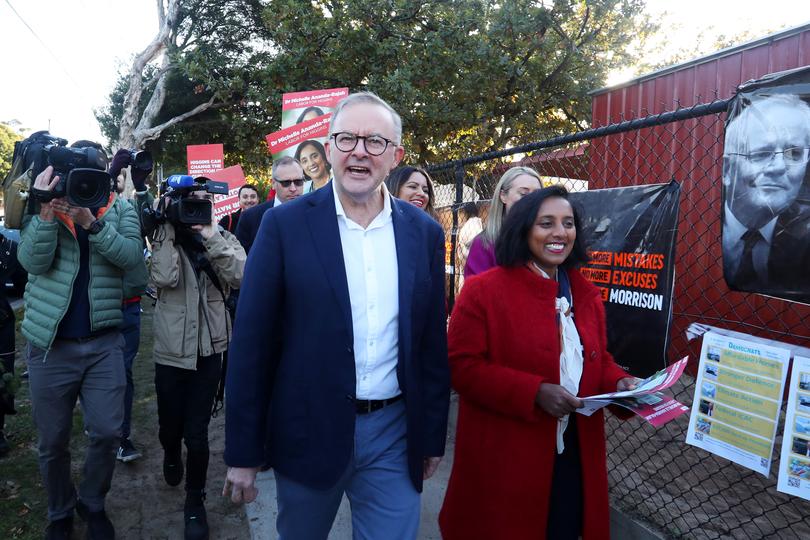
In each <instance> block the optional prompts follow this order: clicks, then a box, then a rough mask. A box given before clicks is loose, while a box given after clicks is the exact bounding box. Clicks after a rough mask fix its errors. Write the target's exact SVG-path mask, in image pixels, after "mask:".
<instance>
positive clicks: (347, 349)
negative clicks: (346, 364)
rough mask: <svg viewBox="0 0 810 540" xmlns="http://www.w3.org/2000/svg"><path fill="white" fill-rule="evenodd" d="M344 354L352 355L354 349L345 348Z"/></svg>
mask: <svg viewBox="0 0 810 540" xmlns="http://www.w3.org/2000/svg"><path fill="white" fill-rule="evenodd" d="M346 352H347V353H353V352H354V349H352V348H351V347H346Z"/></svg>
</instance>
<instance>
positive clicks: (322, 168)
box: [265, 113, 332, 192]
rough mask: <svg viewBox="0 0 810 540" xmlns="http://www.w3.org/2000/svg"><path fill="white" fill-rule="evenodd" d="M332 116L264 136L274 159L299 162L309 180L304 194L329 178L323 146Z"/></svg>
mask: <svg viewBox="0 0 810 540" xmlns="http://www.w3.org/2000/svg"><path fill="white" fill-rule="evenodd" d="M331 119H332V113H329V114H326V115H324V116H319V117H318V118H314V119H312V120H307V121H305V122H302V123H301V124H295V125H293V126H290V127H288V128H285V129H282V130H281V131H276V132H275V133H270V134H269V135H267V136H266V137H265V139H266V141H267V148H268V150H269V151H270V154H272V156H273V159H278V158H280V157H282V156H290V157H293V158H295V159H296V160H298V162H299V163H300V164H301V167H302V168H303V169H304V174H305V175H306V176H307V178H308V179H309V180H308V182H307V185H306V187H305V191H306V192H308V191H310V189H311V187H312V186H313V185H314V186H315V187H316V188H319V187H322V186H324V185H325V184H326V183H327V182H328V181H329V178H330V177H331V176H332V166H331V165H330V164H329V161H328V160H327V159H326V150H325V148H324V143H325V142H326V139H327V136H328V134H329V122H330V120H331Z"/></svg>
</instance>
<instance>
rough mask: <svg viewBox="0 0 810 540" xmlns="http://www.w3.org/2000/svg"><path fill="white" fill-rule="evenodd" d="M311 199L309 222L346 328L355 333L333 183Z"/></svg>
mask: <svg viewBox="0 0 810 540" xmlns="http://www.w3.org/2000/svg"><path fill="white" fill-rule="evenodd" d="M308 202H309V204H310V207H309V208H308V209H307V225H308V226H309V232H310V235H311V236H312V242H313V244H314V245H315V251H316V252H317V253H318V258H319V259H320V261H321V265H322V266H323V270H324V274H325V275H326V279H327V281H328V282H329V286H330V287H331V288H332V292H334V294H335V298H336V299H337V302H338V305H339V306H340V311H341V313H342V315H343V320H344V321H345V323H346V328H348V329H349V332H350V333H351V334H352V335H353V329H352V308H351V300H350V299H349V284H348V282H347V281H346V264H345V263H344V261H343V248H342V247H341V244H340V231H339V230H338V224H337V212H336V211H335V195H334V190H333V189H332V183H331V182H330V183H328V184H326V185H325V186H324V187H322V188H321V189H319V190H318V191H316V192H315V193H314V194H313V195H312V196H310V197H309V201H308Z"/></svg>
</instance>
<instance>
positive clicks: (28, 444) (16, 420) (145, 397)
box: [0, 298, 250, 540]
mask: <svg viewBox="0 0 810 540" xmlns="http://www.w3.org/2000/svg"><path fill="white" fill-rule="evenodd" d="M143 309H144V313H143V316H142V328H141V336H142V340H141V347H140V352H139V354H138V357H137V358H136V360H135V366H134V369H133V371H134V378H135V404H134V406H133V420H132V424H133V427H132V440H133V442H134V443H135V444H136V446H137V447H138V449H139V450H141V451H142V452H143V457H142V458H141V459H139V460H137V461H134V462H132V463H130V464H123V463H116V469H115V474H114V476H113V482H112V489H111V490H110V493H109V494H108V496H107V502H106V506H107V513H108V515H109V516H110V519H111V520H112V522H113V524H114V525H115V528H116V537H117V538H119V539H124V540H129V539H132V540H138V539H150V540H152V539H155V540H162V539H176V538H182V537H183V501H184V497H185V493H184V491H183V486H182V484H181V485H180V486H177V487H169V486H168V485H166V483H165V482H164V481H163V472H162V463H163V452H162V450H161V447H160V443H159V441H158V438H157V402H156V399H155V389H154V364H153V362H152V359H151V351H152V339H151V336H152V305H151V300H149V299H148V298H147V299H146V301H145V302H144V305H143ZM22 346H23V340H22V338H20V339H18V349H19V350H20V351H22V350H24V349H22V348H21V347H22ZM22 357H23V355H22V354H19V355H18V363H17V370H18V373H22V371H23V370H24V361H23V360H22ZM17 409H18V411H19V414H17V415H16V416H13V417H9V418H7V430H6V431H7V434H8V435H9V437H10V440H11V442H12V445H13V451H12V453H11V454H10V455H9V456H7V457H6V458H4V459H3V460H0V538H3V539H5V538H13V539H21V540H28V539H40V538H42V531H43V530H44V529H45V527H46V525H47V517H46V511H47V500H46V496H45V491H44V489H43V488H42V484H41V481H40V477H39V471H38V469H37V466H36V433H35V430H34V428H33V425H32V424H33V422H32V421H31V413H30V400H29V399H28V389H27V384H26V383H25V382H24V383H23V387H22V388H21V390H20V392H19V393H18V399H17ZM224 427H225V418H224V411H223V412H221V413H220V414H219V415H218V416H217V417H216V418H214V419H212V421H211V426H210V430H209V434H210V435H209V441H210V447H211V459H210V464H209V470H208V483H207V489H208V500H207V501H206V509H207V510H208V522H209V525H210V527H211V539H212V540H226V539H227V540H231V539H249V538H250V530H249V526H248V521H247V517H246V514H245V510H244V508H243V507H241V506H236V505H233V504H231V503H230V501H229V500H227V499H225V498H223V497H222V496H221V491H222V483H223V480H224V478H225V464H224V462H223V451H224V446H225V430H224ZM85 440H86V439H85V438H84V435H83V433H82V422H81V413H80V408H79V407H77V408H76V411H75V413H74V425H73V431H72V439H71V453H72V455H73V472H74V480H75V481H77V482H78V480H79V478H80V476H81V474H80V471H81V466H82V461H83V457H84V445H85ZM75 525H76V527H75V529H74V535H73V537H74V538H76V539H78V538H84V526H83V523H82V521H81V520H80V519H78V518H76V521H75Z"/></svg>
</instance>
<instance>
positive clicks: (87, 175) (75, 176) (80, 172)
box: [66, 169, 110, 208]
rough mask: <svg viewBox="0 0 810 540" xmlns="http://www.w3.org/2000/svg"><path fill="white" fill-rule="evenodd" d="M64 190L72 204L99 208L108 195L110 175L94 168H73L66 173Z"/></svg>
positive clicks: (105, 202)
mask: <svg viewBox="0 0 810 540" xmlns="http://www.w3.org/2000/svg"><path fill="white" fill-rule="evenodd" d="M66 192H67V196H68V199H69V201H70V203H71V204H72V205H74V206H83V207H85V208H101V207H102V206H104V205H106V204H107V200H108V199H109V197H110V175H109V174H108V173H106V172H104V171H99V170H96V169H73V170H72V171H70V174H69V175H68V179H67V189H66Z"/></svg>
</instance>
